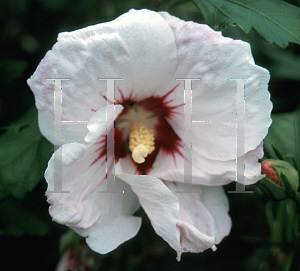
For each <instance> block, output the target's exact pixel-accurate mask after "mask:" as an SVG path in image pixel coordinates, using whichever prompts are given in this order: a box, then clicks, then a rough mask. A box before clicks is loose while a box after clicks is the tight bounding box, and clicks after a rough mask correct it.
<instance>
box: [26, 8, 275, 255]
mask: <svg viewBox="0 0 300 271" xmlns="http://www.w3.org/2000/svg"><path fill="white" fill-rule="evenodd" d="M46 78H70V79H71V80H70V81H64V82H63V84H62V120H63V121H86V120H90V122H89V124H88V125H83V124H81V125H63V126H62V143H63V145H62V147H61V148H62V185H63V190H65V191H70V193H50V192H49V191H52V190H53V183H54V156H52V158H51V159H50V161H49V165H48V168H47V170H46V173H45V178H46V180H47V182H48V191H47V197H48V202H49V203H50V205H51V207H50V209H49V211H50V214H51V216H52V217H53V220H55V221H57V222H58V223H62V224H65V225H67V226H69V227H71V228H72V229H74V230H75V231H76V232H77V233H79V234H80V235H82V236H85V237H87V238H86V241H87V244H88V245H89V246H90V247H91V248H92V249H93V250H95V251H97V252H99V253H108V252H110V251H112V250H113V249H115V248H116V247H118V246H119V245H120V244H121V243H123V242H125V241H126V240H128V239H130V238H132V237H134V236H135V235H136V234H137V232H138V230H139V228H140V225H141V219H140V218H139V217H136V216H133V214H134V213H135V212H136V211H137V210H138V208H139V207H140V206H142V207H143V208H144V210H145V212H146V213H147V215H148V217H149V219H150V221H151V223H152V225H153V228H154V230H155V231H156V233H157V234H158V235H160V236H161V237H162V238H163V239H164V240H165V241H167V242H168V243H169V245H170V246H171V247H172V248H173V249H174V250H175V251H176V252H177V255H178V259H180V255H181V253H182V252H202V251H204V250H205V249H208V248H213V249H214V248H215V244H218V243H219V242H220V241H221V240H222V239H223V238H224V237H225V236H226V235H228V234H229V232H230V228H231V220H230V217H229V215H228V200H227V197H226V195H225V193H224V191H223V188H222V187H221V185H224V184H227V183H229V182H231V181H234V180H235V179H236V153H237V147H236V144H237V143H236V125H235V124H234V125H233V124H230V123H229V124H228V120H234V119H235V118H236V82H233V81H229V80H228V78H253V80H252V81H247V82H246V85H245V101H246V103H245V108H246V109H245V163H246V164H245V183H246V184H250V183H254V182H256V181H257V180H259V179H260V178H261V177H262V176H261V172H260V164H259V163H258V158H260V157H262V155H263V151H262V143H261V142H262V139H263V138H264V137H265V136H266V134H267V131H268V127H269V125H270V123H271V119H270V111H271V108H272V105H271V102H270V97H269V93H268V91H267V84H268V81H269V73H268V71H267V70H265V69H263V68H261V67H258V66H256V65H255V64H254V61H253V58H252V55H251V51H250V46H249V44H247V43H245V42H242V41H239V40H232V39H230V38H224V37H223V36H222V35H221V33H220V32H215V31H213V30H212V29H211V28H209V27H208V26H207V25H201V24H197V23H194V22H185V21H182V20H180V19H178V18H175V17H173V16H170V15H169V14H168V13H165V12H162V13H156V12H152V11H149V10H140V11H136V10H130V11H129V12H128V13H126V14H124V15H122V16H120V17H119V18H117V19H116V20H114V21H112V22H108V23H102V24H98V25H94V26H89V27H86V28H83V29H80V30H77V31H74V32H69V33H68V32H65V33H61V34H59V36H58V42H57V43H56V44H55V45H54V46H53V48H52V50H51V51H49V52H48V53H47V54H46V56H45V57H44V59H43V60H42V61H41V63H40V64H39V66H38V68H37V70H36V71H35V73H34V74H33V75H32V77H31V78H30V79H29V80H28V84H29V86H30V88H31V89H32V91H33V93H34V95H35V99H36V106H37V108H38V110H39V125H40V129H41V131H42V133H43V134H44V135H45V136H46V137H47V138H48V139H49V140H50V141H51V142H52V143H54V141H55V140H54V132H53V130H54V119H55V114H54V99H53V81H49V80H48V81H47V80H45V79H46ZM99 78H123V80H122V81H115V86H116V90H115V101H111V100H109V99H108V98H107V92H106V82H105V81H99V80H98V79H99ZM176 78H201V81H195V82H194V83H193V104H192V108H193V109H192V110H193V111H192V120H195V121H211V123H209V124H203V123H202V124H201V123H194V124H193V127H192V142H193V145H192V148H193V150H192V182H193V185H194V186H196V187H198V193H177V192H178V191H182V190H185V189H186V188H187V186H189V185H188V184H186V183H184V144H183V137H184V95H183V93H184V82H183V81H178V80H177V81H176V80H175V79H176ZM107 103H111V104H113V103H114V104H115V105H109V106H107ZM113 106H115V114H116V119H115V129H113V121H111V122H110V123H107V124H106V123H101V121H105V120H106V112H107V110H108V109H110V108H111V107H113ZM224 123H225V124H224ZM226 123H227V124H226ZM106 125H107V126H106ZM107 127H108V131H109V132H108V133H107V132H106V130H107ZM113 131H115V163H116V165H115V167H114V161H113V156H112V155H111V154H106V141H107V137H109V136H110V133H112V132H113ZM106 159H107V160H106ZM111 170H114V171H115V183H114V185H115V190H116V191H121V193H118V192H116V193H105V192H103V191H106V188H107V182H106V176H107V175H106V173H107V172H108V174H109V173H110V172H111ZM99 191H102V192H99ZM123 191H124V192H123Z"/></svg>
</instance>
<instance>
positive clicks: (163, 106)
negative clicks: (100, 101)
mask: <svg viewBox="0 0 300 271" xmlns="http://www.w3.org/2000/svg"><path fill="white" fill-rule="evenodd" d="M177 87H178V85H177V86H175V87H174V88H173V89H171V90H170V91H169V92H168V93H166V94H165V95H163V96H150V97H148V98H146V99H144V100H141V101H137V100H136V99H135V98H134V97H132V92H131V94H130V96H129V97H127V98H125V97H124V95H123V93H122V91H121V90H120V89H118V90H119V92H120V94H121V100H116V102H115V104H121V105H122V106H123V107H124V109H123V111H122V112H121V113H120V114H119V116H118V117H117V119H116V120H115V128H114V133H115V134H114V136H115V161H116V162H117V161H119V159H120V158H125V157H126V156H127V155H129V157H130V159H131V161H132V163H133V164H134V166H135V167H136V173H137V174H140V175H146V174H148V173H149V171H150V170H151V168H152V166H153V164H154V162H155V159H156V157H157V155H158V153H159V151H162V152H163V153H164V154H166V155H172V156H173V158H174V159H175V154H176V153H178V154H180V155H181V156H182V153H181V152H180V150H179V148H180V147H182V142H181V139H180V138H179V136H178V135H177V134H176V132H175V131H174V129H173V128H172V126H171V125H170V124H169V122H168V119H172V117H173V116H174V114H178V112H176V111H175V109H176V108H178V107H180V106H182V105H183V104H180V105H177V106H170V105H169V103H170V102H172V101H173V100H169V101H166V98H167V97H168V96H169V95H170V94H171V93H172V92H173V91H174V90H175V89H176V88H177ZM103 97H104V98H105V99H106V100H107V97H105V96H103ZM109 102H110V101H109ZM134 106H137V107H140V108H142V109H143V110H145V111H147V112H149V113H152V114H153V115H155V117H157V119H156V123H155V125H154V127H153V128H154V135H155V140H154V144H155V150H154V151H153V152H152V153H151V154H149V155H148V156H147V157H146V158H145V162H144V163H141V164H138V163H135V162H134V161H133V159H132V158H131V153H130V150H129V147H128V142H129V138H128V137H127V138H125V137H126V135H124V133H123V131H122V130H121V129H120V127H118V121H120V120H121V119H122V118H123V117H124V116H126V115H127V114H128V112H129V111H130V110H133V107H134ZM111 132H112V131H110V132H108V135H105V136H104V138H103V140H101V142H99V143H100V144H101V147H100V148H99V149H98V151H100V154H99V156H98V157H97V159H96V160H95V161H94V162H93V164H94V163H95V162H96V161H98V160H99V159H101V158H102V157H106V144H107V136H109V134H110V133H111Z"/></svg>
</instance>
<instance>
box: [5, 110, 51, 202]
mask: <svg viewBox="0 0 300 271" xmlns="http://www.w3.org/2000/svg"><path fill="white" fill-rule="evenodd" d="M52 152H53V146H52V145H51V144H50V143H49V142H48V141H47V140H46V139H45V138H44V137H43V136H42V134H41V133H40V131H39V127H38V122H37V110H36V108H35V107H32V108H31V109H30V110H29V111H28V112H27V113H26V114H25V115H24V116H23V117H22V118H21V119H19V120H18V121H17V122H14V123H12V124H11V125H10V126H8V127H7V132H6V133H5V134H3V135H2V136H1V137H0V199H3V198H5V197H6V196H8V195H12V196H14V197H16V198H23V197H24V196H25V194H26V193H27V192H29V191H32V189H33V188H34V187H35V186H36V185H37V183H38V182H39V181H40V180H41V179H42V177H43V174H44V171H45V169H46V167H47V162H48V160H49V158H50V156H51V153H52Z"/></svg>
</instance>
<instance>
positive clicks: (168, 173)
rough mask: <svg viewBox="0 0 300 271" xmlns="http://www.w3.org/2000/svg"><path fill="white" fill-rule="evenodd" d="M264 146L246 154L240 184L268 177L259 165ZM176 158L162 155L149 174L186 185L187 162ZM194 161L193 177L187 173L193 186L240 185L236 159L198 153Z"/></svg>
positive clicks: (158, 157) (193, 156)
mask: <svg viewBox="0 0 300 271" xmlns="http://www.w3.org/2000/svg"><path fill="white" fill-rule="evenodd" d="M193 146H194V145H193ZM262 146H263V145H262V142H261V144H259V145H258V146H257V148H256V149H255V150H253V151H249V152H248V153H246V154H245V156H244V161H245V171H244V180H239V182H240V183H242V184H245V185H249V184H253V183H256V182H257V181H258V180H260V179H262V178H263V177H264V176H263V175H261V164H260V163H259V162H258V159H260V158H262V157H263V147H262ZM182 152H183V151H182ZM183 153H184V152H183ZM174 157H175V159H173V157H172V156H167V155H165V154H164V153H159V154H158V156H157V158H156V161H155V163H154V165H153V168H152V170H151V171H150V173H149V174H150V175H152V176H155V177H157V178H159V179H162V180H166V181H172V180H176V182H180V183H183V182H184V174H185V172H184V159H183V157H182V156H180V155H178V154H177V155H175V156H174ZM192 159H193V160H192V174H189V173H188V172H186V174H187V175H192V176H193V177H192V184H195V185H209V186H218V185H225V184H228V183H230V182H232V181H236V173H237V163H236V159H233V160H229V161H218V160H210V159H207V158H206V157H203V156H201V155H199V154H198V153H194V152H192ZM128 166H129V162H128ZM122 170H123V171H122V172H126V171H125V170H126V168H123V169H122Z"/></svg>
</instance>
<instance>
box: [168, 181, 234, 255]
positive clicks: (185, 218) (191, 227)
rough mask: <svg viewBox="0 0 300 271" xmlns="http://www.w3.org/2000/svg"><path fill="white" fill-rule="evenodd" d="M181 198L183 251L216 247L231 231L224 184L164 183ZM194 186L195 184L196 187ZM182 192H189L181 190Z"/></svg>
mask: <svg viewBox="0 0 300 271" xmlns="http://www.w3.org/2000/svg"><path fill="white" fill-rule="evenodd" d="M165 184H166V185H167V186H168V187H169V188H170V189H171V190H172V191H173V192H174V194H175V195H176V196H177V197H178V200H179V206H180V209H179V220H178V223H177V227H178V229H179V231H180V240H181V241H180V243H181V248H182V252H195V253H197V252H202V251H204V250H206V249H208V248H214V245H215V244H218V243H219V242H220V241H221V240H222V239H223V238H224V237H225V236H227V235H228V234H229V232H230V228H231V220H230V217H229V215H228V210H229V207H228V200H227V197H226V195H225V193H224V191H223V188H222V187H220V186H219V187H207V186H198V187H196V188H197V189H193V190H192V187H191V186H190V190H189V191H193V192H192V193H189V192H187V191H188V186H189V185H185V184H179V183H175V182H165ZM194 188H195V187H194ZM182 191H186V192H184V193H181V192H182Z"/></svg>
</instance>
